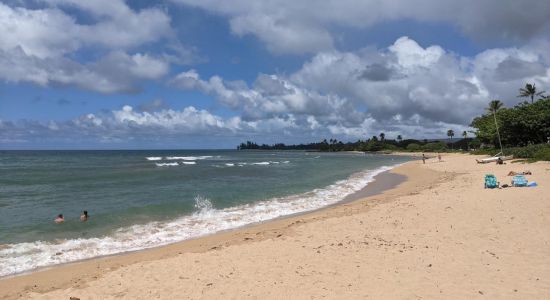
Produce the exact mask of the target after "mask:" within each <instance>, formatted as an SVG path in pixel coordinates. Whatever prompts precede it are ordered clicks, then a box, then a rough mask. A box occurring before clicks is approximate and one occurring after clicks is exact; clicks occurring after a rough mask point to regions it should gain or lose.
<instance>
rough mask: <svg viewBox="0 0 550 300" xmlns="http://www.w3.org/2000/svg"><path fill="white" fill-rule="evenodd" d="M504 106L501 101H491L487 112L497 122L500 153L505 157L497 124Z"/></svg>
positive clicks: (496, 124)
mask: <svg viewBox="0 0 550 300" xmlns="http://www.w3.org/2000/svg"><path fill="white" fill-rule="evenodd" d="M528 85H530V84H526V85H525V86H526V87H527V86H528ZM534 88H535V85H534V84H533V89H534ZM502 105H503V103H502V102H500V100H491V102H489V107H488V108H487V110H488V111H489V112H492V113H493V119H494V120H495V129H496V131H497V137H498V145H499V146H500V152H501V153H502V155H504V149H503V148H502V141H501V140H500V132H499V131H498V123H497V111H498V110H499V109H501V108H502Z"/></svg>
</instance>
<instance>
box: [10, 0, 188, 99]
mask: <svg viewBox="0 0 550 300" xmlns="http://www.w3.org/2000/svg"><path fill="white" fill-rule="evenodd" d="M41 4H44V5H45V6H44V7H41V8H40V7H39V8H32V9H31V8H26V7H17V6H13V7H11V6H8V5H6V4H3V3H0V79H4V80H7V81H11V82H19V81H25V82H31V83H35V84H38V85H42V86H47V85H72V86H77V87H79V88H83V89H88V90H93V91H98V92H102V93H115V92H135V91H136V90H137V88H136V82H138V81H140V80H154V79H159V78H161V77H162V76H164V75H165V74H166V73H167V72H168V71H169V66H170V64H171V63H179V64H182V63H183V64H185V63H190V62H191V61H193V60H195V59H196V58H197V57H196V55H195V51H194V50H193V49H188V48H186V47H184V46H183V45H181V43H179V42H177V41H170V42H169V43H168V46H167V47H166V52H164V53H159V54H157V55H151V54H148V53H141V52H133V53H132V49H133V48H135V47H138V46H142V45H146V44H150V43H155V42H158V41H160V40H162V39H165V40H171V39H172V36H173V30H172V28H171V27H170V17H169V16H168V15H167V14H166V13H165V12H164V11H162V10H160V9H158V8H145V9H142V10H139V11H135V10H133V9H131V8H130V7H128V5H127V4H126V3H125V2H124V1H123V0H114V1H113V0H108V1H107V0H101V1H75V0H44V1H43V2H41ZM67 9H72V10H73V11H74V10H76V11H79V12H80V14H82V15H84V16H86V17H87V18H89V20H88V21H87V22H86V23H82V22H79V21H78V19H77V18H76V17H75V16H73V15H71V14H69V13H67V12H66V10H67ZM83 49H93V50H94V51H97V53H100V55H99V58H98V59H95V60H94V61H88V62H84V61H82V60H80V61H79V60H76V59H75V58H74V56H75V54H78V51H80V50H83Z"/></svg>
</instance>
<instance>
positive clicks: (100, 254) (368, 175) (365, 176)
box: [0, 163, 400, 280]
mask: <svg viewBox="0 0 550 300" xmlns="http://www.w3.org/2000/svg"><path fill="white" fill-rule="evenodd" d="M399 165H400V164H395V163H394V164H393V165H389V166H380V167H378V168H375V169H365V170H362V171H360V172H357V173H354V174H352V175H350V176H349V177H348V178H347V179H344V180H341V181H342V182H351V183H353V182H354V180H355V181H357V180H359V181H360V183H361V184H365V186H364V187H363V188H361V190H359V191H357V190H356V189H357V188H360V185H359V186H358V185H357V184H355V183H354V184H353V185H352V186H353V189H352V190H349V189H348V190H346V191H345V192H346V193H349V192H352V191H353V190H356V191H355V192H352V194H350V195H348V197H349V196H351V195H355V194H356V193H358V192H361V191H363V190H364V189H367V190H371V186H372V184H373V183H374V186H375V187H376V186H378V185H379V181H380V180H379V179H377V178H378V176H379V175H380V174H381V173H386V172H387V170H388V169H392V168H395V167H397V166H399ZM339 182H340V181H337V182H335V183H333V184H331V185H329V186H326V187H322V188H319V189H320V190H322V191H323V190H324V191H329V192H330V191H336V192H332V194H333V195H336V196H335V197H334V196H331V198H329V201H324V200H323V201H318V202H314V203H315V205H309V206H308V205H305V206H304V207H300V206H296V205H294V206H291V208H295V209H291V210H288V209H286V210H282V211H279V213H276V214H272V215H271V216H270V215H268V216H267V217H265V216H264V217H259V218H252V220H245V222H237V224H235V222H231V224H229V225H231V226H215V227H205V228H208V231H210V232H208V233H207V231H206V230H205V231H204V232H202V233H200V234H199V235H195V236H193V235H191V236H189V235H187V236H185V232H186V228H194V226H193V224H191V227H189V226H188V227H186V228H182V229H183V231H181V230H180V231H179V234H175V235H173V236H174V237H175V238H174V239H172V241H169V242H164V243H162V242H156V245H147V246H144V247H142V248H138V247H133V249H128V248H126V249H124V250H123V251H119V252H114V253H113V252H110V253H109V252H107V251H93V253H92V254H93V256H91V255H89V256H80V258H79V259H76V260H74V259H70V258H69V259H63V258H62V257H61V256H60V258H61V260H58V261H57V262H56V263H55V264H50V265H44V264H42V265H40V264H36V263H35V264H34V268H32V269H26V270H25V269H24V268H20V267H18V266H17V265H15V264H13V263H12V270H17V269H18V270H21V269H23V271H18V272H17V273H11V274H2V273H3V272H1V270H0V274H1V275H2V276H0V280H2V279H5V278H10V277H16V276H20V275H26V274H31V273H33V272H37V271H41V270H47V269H50V268H55V267H58V266H63V265H66V264H72V263H77V262H81V261H88V260H93V259H98V258H104V257H111V256H116V255H124V254H128V253H133V252H138V251H143V250H147V249H155V248H158V247H163V246H167V245H171V244H174V243H179V242H185V241H188V240H193V239H198V238H202V237H206V236H210V235H213V234H217V233H220V232H225V231H231V230H236V229H241V228H245V227H248V226H253V225H255V224H261V223H264V222H270V221H272V220H277V219H281V218H286V217H290V216H297V215H301V214H304V213H309V212H314V211H317V210H320V209H324V208H326V207H330V206H334V205H338V204H339V203H340V202H342V201H344V200H346V201H348V200H347V197H346V199H342V198H341V196H340V197H339V196H338V195H339V193H340V190H339V189H337V188H339V187H340V186H339ZM346 184H347V183H346ZM346 184H344V185H341V186H344V187H345V185H346ZM395 184H396V183H393V181H392V185H395ZM335 186H336V188H334V187H335ZM316 190H317V189H314V190H312V191H310V192H304V193H299V194H296V196H299V198H298V199H301V198H302V196H303V197H305V198H304V199H305V200H308V198H307V197H309V196H307V194H308V193H312V192H315V191H316ZM377 190H378V192H380V191H381V190H382V189H380V188H378V189H377ZM342 192H343V191H342ZM289 198H290V197H289ZM318 198H320V199H323V198H322V197H318ZM275 199H276V198H275ZM304 199H302V200H301V201H304ZM338 199H340V200H338ZM314 200H315V199H314ZM323 202H324V203H323ZM275 203H277V201H275ZM283 203H285V202H283ZM289 203H292V202H289ZM304 203H307V202H304ZM239 207H240V206H236V207H235V208H239ZM245 207H246V206H245ZM283 208H284V207H283ZM304 209H307V210H304ZM224 210H225V209H220V210H218V211H224ZM293 210H294V211H293ZM274 211H277V210H274ZM201 214H202V212H201ZM207 215H208V214H207ZM260 216H261V215H260ZM224 220H225V219H224ZM239 223H240V224H239ZM182 232H183V235H182ZM184 236H185V237H184ZM92 238H93V237H92ZM77 241H78V240H77ZM69 242H70V240H69ZM1 246H2V245H0V247H1ZM61 249H63V250H59V248H58V250H56V251H57V252H51V251H50V253H51V256H50V255H46V257H51V258H52V259H53V258H57V255H62V254H64V253H65V251H67V252H66V253H69V254H71V253H74V252H73V250H72V249H73V248H71V247H68V248H61ZM89 249H95V248H89ZM77 250H78V249H77ZM106 252H107V253H106ZM53 253H55V255H54V254H53ZM90 253H91V252H90ZM43 256H44V255H43ZM73 256H74V255H73ZM8 257H9V255H8ZM69 257H70V256H69ZM24 259H26V261H34V260H33V259H32V256H30V259H29V258H28V257H26V256H25V257H24ZM9 262H10V261H9V260H6V261H4V262H3V263H2V265H4V263H5V264H9ZM9 267H10V265H8V268H7V270H9V269H10V268H9Z"/></svg>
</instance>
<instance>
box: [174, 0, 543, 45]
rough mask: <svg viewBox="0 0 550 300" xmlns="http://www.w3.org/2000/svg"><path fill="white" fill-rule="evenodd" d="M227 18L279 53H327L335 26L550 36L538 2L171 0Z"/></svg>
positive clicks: (493, 37)
mask: <svg viewBox="0 0 550 300" xmlns="http://www.w3.org/2000/svg"><path fill="white" fill-rule="evenodd" d="M172 1H173V2H177V3H181V4H184V5H191V6H195V7H200V8H202V9H205V10H207V11H210V12H213V13H216V14H220V15H223V16H227V17H228V18H229V20H230V24H231V30H232V31H233V33H235V34H237V35H244V34H253V35H255V36H256V37H258V38H259V39H260V40H261V41H263V42H264V43H265V44H266V46H267V47H268V49H270V50H272V51H273V52H276V53H306V52H313V53H314V52H316V51H319V50H328V49H330V48H331V47H332V45H333V44H334V39H335V37H336V35H337V32H336V30H335V28H338V29H339V30H340V29H341V28H345V27H349V28H361V29H363V28H368V27H370V26H372V25H373V24H377V23H381V22H387V21H394V20H417V21H420V22H443V23H448V24H450V25H452V26H454V27H457V28H458V29H459V30H461V31H462V32H463V33H464V34H466V35H468V36H470V37H472V38H474V39H476V40H478V41H480V42H482V43H486V42H502V41H505V42H510V41H524V40H529V39H530V38H532V37H536V36H538V37H544V36H545V35H547V34H548V33H550V20H549V19H548V12H550V2H548V1H539V0H526V1H508V0H506V1H501V0H486V1H477V0H463V1H455V0H421V1H407V0H401V1H379V0H365V1H354V0H341V1H315V2H314V3H312V2H311V1H306V0H274V1H255V2H254V3H251V2H250V1H246V0H236V1H223V0H172Z"/></svg>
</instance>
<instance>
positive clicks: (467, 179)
mask: <svg viewBox="0 0 550 300" xmlns="http://www.w3.org/2000/svg"><path fill="white" fill-rule="evenodd" d="M475 158H476V157H475V156H471V155H461V154H445V155H444V156H443V161H442V162H438V161H437V158H431V159H428V160H427V161H426V164H422V161H419V160H416V161H412V162H409V163H406V164H404V165H402V166H400V167H398V168H395V169H393V170H392V171H391V173H393V174H398V175H399V176H406V178H407V180H406V181H404V182H402V183H401V184H399V185H398V186H396V187H392V188H390V189H388V190H385V191H384V192H383V193H380V194H375V195H368V197H363V198H361V199H358V200H355V201H352V202H346V203H343V204H340V205H336V206H332V207H329V208H326V209H322V210H319V211H315V212H312V213H308V214H303V215H297V216H292V217H288V218H283V219H278V220H275V221H270V222H266V223H262V224H257V225H254V226H249V227H246V228H243V229H239V230H233V231H227V232H222V233H219V234H215V235H212V236H208V237H204V238H200V239H196V240H191V241H186V242H181V243H177V244H173V245H169V246H166V247H160V248H156V249H151V250H144V251H139V252H134V253H128V254H124V255H117V256H111V257H105V258H99V259H92V260H88V261H83V262H78V263H73V264H67V265H63V266H58V267H54V268H51V269H46V270H41V271H38V272H33V273H30V274H26V275H20V276H16V277H11V278H4V279H1V280H0V298H2V299H20V298H24V299H27V298H30V299H69V298H70V297H76V298H79V299H115V298H127V299H152V298H158V299H260V298H261V299H319V298H328V299H473V298H477V299H549V298H550V217H549V216H550V185H549V183H550V163H548V162H537V163H533V164H523V163H511V162H508V163H507V164H505V165H496V164H485V165H479V164H476V163H475ZM478 158H479V157H478ZM511 170H514V171H524V170H530V171H531V172H532V175H528V176H527V178H528V179H529V180H530V181H536V182H537V183H538V184H539V185H538V186H537V187H529V188H505V189H484V187H483V176H484V174H486V173H493V174H495V175H496V176H497V178H498V180H499V181H500V182H501V184H503V183H508V184H510V180H511V177H510V176H506V174H507V173H508V172H509V171H511ZM366 196H367V195H366Z"/></svg>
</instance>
